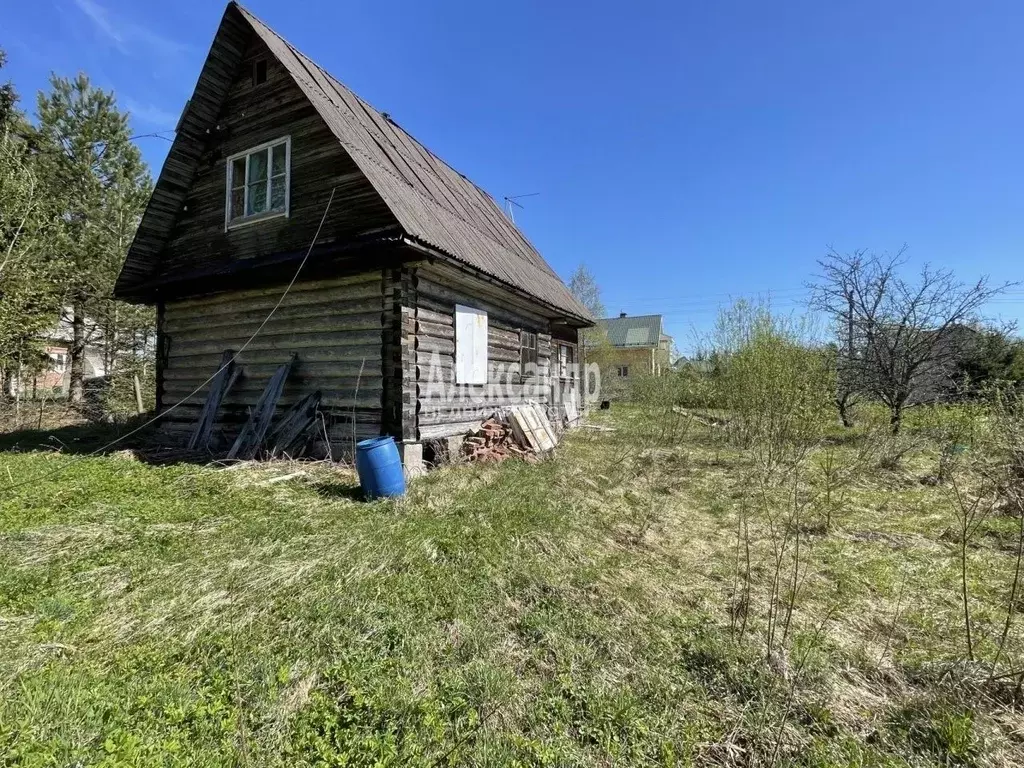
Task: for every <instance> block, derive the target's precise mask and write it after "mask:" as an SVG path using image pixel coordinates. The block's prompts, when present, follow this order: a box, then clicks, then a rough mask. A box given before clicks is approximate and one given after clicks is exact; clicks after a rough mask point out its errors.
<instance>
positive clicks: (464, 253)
mask: <svg viewBox="0 0 1024 768" xmlns="http://www.w3.org/2000/svg"><path fill="white" fill-rule="evenodd" d="M240 20H242V21H243V22H244V23H243V24H242V25H241V26H248V27H250V28H251V29H252V31H253V32H254V33H255V34H256V35H258V36H259V37H260V39H261V40H262V41H263V42H264V43H265V44H266V46H267V47H268V48H269V49H270V51H271V52H272V53H273V55H274V56H275V57H276V58H277V59H278V60H279V61H280V62H281V64H282V65H283V66H284V68H285V69H286V70H287V72H288V73H289V75H290V76H291V78H292V79H293V80H294V81H295V83H296V84H297V85H298V87H299V88H300V89H301V90H302V92H303V93H304V94H305V96H306V97H307V98H308V99H309V101H310V103H311V104H312V105H313V106H314V108H315V109H316V110H317V112H318V114H319V115H320V116H321V118H322V119H323V120H324V122H325V123H326V124H327V126H328V127H329V128H330V130H331V131H332V132H333V133H334V135H335V136H336V137H337V139H338V141H339V142H340V144H341V145H342V147H343V148H344V149H345V150H346V152H348V154H349V155H350V156H351V157H352V159H353V161H354V162H355V163H356V165H357V166H358V167H359V169H360V171H362V173H363V174H364V175H365V176H366V178H367V179H368V180H369V182H370V183H371V184H372V185H373V187H374V189H375V190H376V191H377V193H378V194H379V195H380V196H381V198H382V199H383V200H384V202H385V203H386V204H387V206H388V207H389V208H390V210H391V212H392V213H393V214H394V216H395V218H396V219H397V220H398V222H399V224H400V225H401V227H402V229H403V230H404V231H405V234H406V235H407V236H408V237H409V238H410V239H412V240H414V241H417V242H419V243H421V244H422V245H425V246H427V247H429V248H432V249H434V250H436V251H439V252H440V253H441V254H443V255H445V256H448V257H450V258H452V259H454V260H455V261H457V262H460V263H462V264H464V265H466V266H468V267H470V268H472V269H474V270H478V271H479V272H482V273H484V274H485V275H488V276H490V277H492V278H495V279H496V280H498V281H500V282H502V283H504V284H506V285H508V286H510V287H512V288H515V289H518V290H519V291H522V292H524V293H526V294H529V295H530V296H532V297H534V298H536V299H538V300H539V301H540V302H541V303H543V304H546V305H548V306H549V307H551V308H553V309H555V310H557V311H559V312H561V313H565V315H567V316H568V317H570V318H573V319H575V320H578V321H583V322H584V323H585V324H589V323H590V322H592V317H591V315H590V313H589V312H588V311H587V309H586V308H585V307H584V306H583V305H582V304H580V302H579V301H577V300H576V298H575V297H574V296H573V295H572V294H571V293H570V292H569V290H568V288H566V286H565V284H564V283H563V282H562V281H561V279H560V278H559V277H558V275H557V274H555V272H554V270H552V269H551V267H550V266H549V265H548V263H547V262H546V261H545V260H544V258H543V257H542V256H541V255H540V254H539V253H538V252H537V250H536V249H535V248H534V247H533V246H532V245H531V244H530V242H529V241H528V240H527V239H526V237H525V236H523V234H522V233H521V232H520V231H519V229H518V228H516V226H515V225H514V224H513V223H512V222H511V221H509V220H508V218H507V217H506V216H505V215H504V214H503V213H502V211H501V209H500V207H499V206H498V205H497V203H495V201H494V200H493V199H492V198H491V196H490V195H488V194H487V193H486V192H485V191H484V190H482V189H481V188H480V187H478V186H477V185H476V184H474V183H473V182H472V181H470V180H469V179H468V178H466V177H465V176H463V175H462V174H461V173H459V172H457V171H455V170H454V169H453V168H451V167H450V166H449V165H448V164H447V163H445V162H444V161H442V160H441V159H440V158H438V157H437V156H436V155H435V154H433V153H432V152H431V151H430V150H428V149H427V148H426V147H424V146H423V145H422V144H421V143H420V142H418V141H417V140H416V139H414V138H413V137H412V136H411V135H410V134H409V133H407V132H406V131H405V130H403V129H402V128H401V127H400V126H399V125H398V124H396V123H395V122H394V121H393V120H391V119H390V118H389V117H388V116H386V115H385V114H383V113H381V112H379V111H378V110H376V109H374V108H373V107H372V106H370V105H369V104H367V103H366V102H365V101H363V100H362V99H360V98H359V97H358V96H357V95H356V94H354V93H353V92H352V91H351V90H349V89H348V88H347V87H346V86H345V85H343V84H342V83H341V82H339V81H338V80H337V79H335V78H334V77H332V76H331V75H330V74H329V73H328V72H326V71H325V70H324V69H323V68H322V67H320V66H319V65H318V64H316V63H315V62H314V61H312V60H311V59H310V58H309V57H307V56H305V55H304V54H302V53H300V52H299V51H298V50H296V49H295V47H294V46H292V45H291V44H290V43H288V42H287V41H286V40H284V39H283V38H282V37H280V36H279V35H278V34H277V33H276V32H274V31H273V30H272V29H270V27H268V26H267V25H266V24H264V23H263V22H262V21H260V20H259V19H258V18H256V17H255V16H254V15H253V14H252V13H250V12H249V11H248V10H246V9H245V8H243V7H242V6H240V5H238V4H237V3H234V2H231V3H229V4H228V7H227V10H226V11H225V14H224V19H223V21H222V22H221V27H220V29H219V30H218V33H217V38H215V40H214V44H213V48H212V49H211V52H210V56H211V58H212V57H213V56H214V53H215V51H216V49H217V47H218V39H219V38H220V37H221V36H222V34H225V29H226V28H227V29H228V30H229V31H230V30H232V29H236V28H237V27H238V26H239V24H238V22H239V21H240ZM209 64H210V61H209V60H208V61H207V66H209ZM205 69H206V67H204V71H205ZM202 84H203V77H202V76H200V83H199V85H197V87H196V95H197V96H202V95H203V94H200V93H199V92H200V90H201V86H202ZM207 98H209V97H207ZM195 100H196V96H194V97H193V102H194V101H195ZM186 117H187V113H186ZM184 122H185V120H184V119H183V123H184ZM171 154H172V155H173V154H174V148H173V147H172V153H171ZM170 159H171V156H169V160H170ZM165 170H166V166H165ZM179 175H180V172H179ZM161 181H163V173H161V179H160V181H158V183H157V191H160V188H161V184H160V182H161ZM154 196H156V195H154ZM151 205H152V204H151ZM147 214H148V211H147ZM146 229H147V227H146V219H145V218H144V219H143V223H142V226H140V233H139V234H140V238H141V240H140V243H141V244H142V245H144V246H145V245H149V249H150V250H151V249H152V240H153V234H152V233H151V232H148V231H146ZM137 239H138V238H137ZM143 250H145V249H143ZM136 255H145V254H142V253H140V254H136V244H135V243H133V246H132V249H131V250H130V251H129V254H128V260H127V262H126V265H125V270H126V271H128V270H129V267H130V266H131V262H132V260H133V258H134V257H135V256H136ZM124 277H125V275H124V274H122V278H124ZM119 287H121V281H120V280H119Z"/></svg>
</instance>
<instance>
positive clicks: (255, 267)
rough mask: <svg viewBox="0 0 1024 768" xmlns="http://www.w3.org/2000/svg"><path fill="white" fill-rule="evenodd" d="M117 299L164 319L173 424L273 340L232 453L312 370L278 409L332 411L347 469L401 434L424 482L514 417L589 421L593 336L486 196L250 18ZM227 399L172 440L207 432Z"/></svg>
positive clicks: (209, 87)
mask: <svg viewBox="0 0 1024 768" xmlns="http://www.w3.org/2000/svg"><path fill="white" fill-rule="evenodd" d="M307 254H308V259H307V261H306V264H305V266H304V267H303V269H302V270H301V272H300V273H299V275H298V278H297V279H296V281H295V283H294V285H292V287H291V289H290V290H289V291H288V293H287V296H286V298H285V299H284V301H283V302H282V303H281V305H280V307H279V308H278V309H277V311H276V312H275V313H274V314H273V316H272V317H271V318H270V320H269V321H268V322H266V324H265V325H264V326H263V327H262V328H260V326H261V323H263V322H264V321H265V319H266V318H267V316H268V315H269V314H270V311H271V309H272V308H273V307H274V306H275V304H277V302H278V301H279V299H280V298H281V296H282V294H283V293H284V291H285V288H286V286H287V285H288V283H289V281H290V280H291V279H292V278H293V276H294V275H295V274H296V269H297V267H298V265H299V264H300V263H301V262H302V260H303V259H304V258H305V257H307ZM115 294H116V296H117V297H118V298H121V299H124V300H126V301H131V302H136V303H144V304H150V305H155V306H156V307H157V313H158V315H157V316H158V349H159V352H158V360H157V385H156V386H157V392H156V399H157V408H158V411H164V410H167V409H168V408H169V407H170V406H171V405H172V404H175V403H178V402H179V401H180V400H181V399H182V398H186V397H187V396H189V395H190V393H192V392H193V390H195V389H196V388H197V387H198V386H199V385H200V384H201V383H202V382H203V381H204V380H206V379H207V378H208V377H209V376H210V375H211V374H212V373H213V372H214V371H216V370H217V367H218V365H219V363H220V361H221V357H222V354H223V353H224V351H225V350H235V351H238V350H240V349H241V347H242V345H244V344H245V342H246V340H247V339H249V337H250V336H252V334H253V333H254V332H256V331H257V329H259V332H258V333H257V334H256V336H255V338H254V339H252V341H251V343H249V344H248V346H246V347H245V349H244V350H242V351H241V353H240V354H239V355H238V357H237V361H236V362H237V364H238V365H239V366H241V373H242V375H241V379H240V380H239V381H238V383H237V384H236V385H235V386H234V387H233V389H232V390H231V391H230V392H229V393H228V394H227V396H226V397H225V399H224V401H223V404H222V406H221V411H220V419H221V422H222V424H223V429H224V432H225V434H226V437H227V439H230V432H231V429H232V425H233V424H234V425H237V424H238V423H240V422H241V421H242V420H244V418H245V414H246V411H247V409H249V408H251V407H252V406H253V404H254V403H255V401H256V399H257V398H258V397H259V395H260V392H261V391H262V389H263V387H264V386H265V385H266V383H267V381H268V380H269V379H270V377H271V376H272V375H273V373H274V371H275V370H276V369H277V367H278V366H279V365H281V364H282V363H284V362H286V361H287V360H288V359H289V358H290V357H291V356H292V355H295V363H294V365H293V367H292V371H291V373H290V375H289V377H288V379H287V381H286V384H285V388H284V392H283V395H282V399H281V403H282V405H287V404H288V403H290V402H295V401H296V400H298V399H300V398H302V397H303V396H305V395H306V394H308V393H310V392H313V391H319V392H320V393H321V395H322V406H321V407H322V410H323V412H324V413H325V415H326V432H327V434H328V435H329V437H330V442H331V443H332V447H333V448H334V453H335V455H339V454H344V453H347V452H349V451H350V450H351V447H352V445H353V441H354V440H355V439H362V438H364V437H369V436H375V435H379V434H391V435H394V436H395V437H396V439H398V440H399V441H400V442H401V444H402V445H403V447H404V455H406V456H407V457H411V458H410V461H414V460H415V457H416V456H417V455H418V454H419V450H417V449H418V448H419V447H420V446H421V444H422V441H428V440H433V439H437V438H444V437H447V436H452V435H458V434H462V433H464V432H465V431H466V430H467V429H469V428H470V427H471V426H472V425H473V423H474V422H476V421H478V420H479V419H480V418H482V417H485V416H487V415H488V414H489V413H490V412H493V410H494V409H495V408H496V407H498V406H502V405H508V404H510V403H513V402H515V401H517V400H520V399H526V398H529V399H533V400H535V401H538V402H540V403H543V404H544V405H545V406H547V407H548V409H549V411H550V413H551V415H552V416H553V417H555V418H557V417H558V416H559V412H560V409H561V408H562V407H563V402H564V400H565V399H567V398H568V399H575V400H576V403H577V406H578V405H579V398H580V393H579V382H578V380H577V377H575V376H574V375H573V374H574V372H573V363H575V362H577V361H578V360H579V350H578V331H579V329H580V328H583V327H586V326H589V325H592V318H591V316H590V314H589V313H588V312H587V310H586V309H585V308H584V307H583V306H582V305H581V304H580V303H579V302H578V301H576V299H575V298H574V297H573V296H572V295H571V294H570V292H569V291H568V290H567V289H566V287H565V285H564V284H563V283H562V281H561V280H560V279H559V278H558V276H557V275H556V274H555V272H554V271H553V270H552V269H551V268H550V267H549V266H548V264H547V263H546V262H545V261H544V259H543V257H542V256H541V255H540V254H539V253H538V252H537V251H536V249H534V248H533V246H532V245H531V244H530V243H529V241H528V240H527V239H526V238H525V237H524V236H523V235H522V233H520V232H519V230H518V229H517V228H516V227H515V225H514V224H513V223H512V222H510V221H509V220H508V218H506V216H505V215H504V214H503V213H502V211H501V209H500V208H499V207H498V206H497V204H496V203H495V202H494V200H493V199H492V198H491V197H490V196H489V195H488V194H487V193H486V192H484V191H483V190H482V189H481V188H480V187H478V186H476V185H475V184H473V182H471V181H470V180H469V179H467V178H466V177H465V176H463V175H462V174H460V173H458V172H457V171H455V170H454V169H453V168H451V167H450V166H448V165H447V164H446V163H444V162H443V161H442V160H440V159H439V158H438V157H437V156H436V155H434V154H433V153H431V152H430V151H429V150H428V149H426V148H425V147H424V146H423V145H422V144H420V143H419V142H418V141H417V140H416V139H414V138H413V137H412V136H410V135H409V134H408V133H406V132H405V131H404V130H403V129H402V128H401V127H400V126H399V125H398V124H397V123H396V122H395V121H394V120H392V119H391V118H390V117H389V116H388V115H387V113H383V112H379V111H377V110H376V109H374V108H373V107H371V106H370V105H369V104H367V103H366V102H365V101H363V100H362V99H360V98H359V97H358V96H356V95H355V94H354V93H352V91H350V90H349V89H348V88H346V87H345V86H344V85H342V84H341V83H340V82H339V81H337V80H336V79H334V78H333V77H332V76H331V75H330V74H328V73H327V72H326V71H325V70H323V69H322V68H321V67H319V66H317V64H316V63H315V62H313V61H312V60H310V59H309V58H307V57H306V56H304V55H303V54H301V53H300V52H298V51H297V50H296V49H295V48H293V47H292V46H291V45H290V44H289V43H287V42H286V41H285V40H283V39H282V38H281V37H279V36H278V35H277V34H276V33H274V32H273V31H272V30H271V29H270V28H269V27H267V26H266V25H265V24H263V23H262V22H261V21H260V20H259V19H257V18H256V17H254V16H253V15H252V14H251V13H249V12H248V11H247V10H246V9H244V8H242V7H241V6H239V5H237V4H236V3H234V2H232V3H229V4H228V6H227V8H226V10H225V12H224V16H223V18H222V20H221V23H220V26H219V28H218V30H217V33H216V36H215V38H214V41H213V44H212V47H211V49H210V52H209V54H208V56H207V59H206V62H205V64H204V65H203V68H202V71H201V73H200V76H199V80H198V83H197V84H196V87H195V91H194V93H193V95H192V98H191V99H190V100H189V102H188V104H187V105H186V107H185V109H184V112H183V114H182V116H181V119H180V121H179V124H178V128H177V132H176V137H175V139H174V142H173V145H172V147H171V149H170V152H169V154H168V156H167V159H166V161H165V163H164V166H163V169H162V170H161V172H160V176H159V179H158V181H157V183H156V186H155V189H154V191H153V195H152V198H151V199H150V201H149V204H148V206H147V208H146V211H145V214H144V215H143V218H142V221H141V224H140V227H139V230H138V233H137V234H136V236H135V240H134V242H133V243H132V246H131V248H130V250H129V252H128V256H127V259H126V261H125V264H124V267H123V269H122V271H121V274H120V277H119V278H118V281H117V285H116V288H115ZM208 389H209V386H208V385H207V386H206V387H204V388H202V389H201V390H200V391H199V392H198V393H196V394H194V395H192V396H190V397H187V399H186V400H185V402H184V403H183V404H182V405H181V406H180V407H177V408H174V409H173V411H172V412H170V413H168V414H167V416H166V417H165V419H164V426H163V431H164V434H165V435H168V434H169V435H174V434H176V433H179V434H182V435H183V434H185V433H187V431H188V430H189V429H191V427H192V425H193V423H194V422H195V419H196V417H197V414H198V412H199V410H200V409H201V407H202V405H203V402H204V401H205V398H206V392H207V391H208ZM235 428H236V429H237V427H235Z"/></svg>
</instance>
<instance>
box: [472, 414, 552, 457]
mask: <svg viewBox="0 0 1024 768" xmlns="http://www.w3.org/2000/svg"><path fill="white" fill-rule="evenodd" d="M462 452H463V455H465V456H466V458H468V459H469V460H470V461H483V462H499V461H504V460H505V459H509V458H513V457H514V458H520V459H526V460H527V461H536V460H537V456H536V455H535V454H534V453H533V452H532V451H530V450H529V449H527V448H523V447H522V446H520V445H519V444H518V443H517V442H516V440H515V437H513V436H512V429H511V428H510V427H509V426H508V424H505V423H503V422H502V421H500V420H499V419H497V418H495V417H491V418H489V419H487V421H485V422H484V423H483V424H481V425H480V426H479V427H478V428H477V429H476V430H475V431H473V432H472V433H471V434H470V435H469V436H468V437H466V439H465V441H464V442H463V444H462Z"/></svg>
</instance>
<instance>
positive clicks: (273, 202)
mask: <svg viewBox="0 0 1024 768" xmlns="http://www.w3.org/2000/svg"><path fill="white" fill-rule="evenodd" d="M291 159H292V142H291V138H290V137H288V136H285V137H284V138H282V139H275V140H274V141H268V142H267V143H266V144H261V145H259V146H258V147H253V148H252V149H248V150H246V151H245V152H239V153H238V154H236V155H232V156H231V157H229V158H228V162H227V202H226V211H225V227H233V226H237V225H239V224H247V223H249V222H252V221H263V220H264V219H270V218H274V217H277V216H287V215H288V206H289V202H290V200H289V197H290V195H289V188H290V186H291V164H292V163H291Z"/></svg>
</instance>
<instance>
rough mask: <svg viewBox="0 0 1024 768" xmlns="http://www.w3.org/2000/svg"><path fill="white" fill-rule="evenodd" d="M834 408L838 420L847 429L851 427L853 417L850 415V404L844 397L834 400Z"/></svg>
mask: <svg viewBox="0 0 1024 768" xmlns="http://www.w3.org/2000/svg"><path fill="white" fill-rule="evenodd" d="M836 408H837V409H838V410H839V418H840V419H841V420H842V422H843V426H844V427H846V428H847V429H850V428H851V427H853V416H852V415H851V414H850V404H849V403H848V402H847V399H846V398H845V397H837V398H836Z"/></svg>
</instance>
